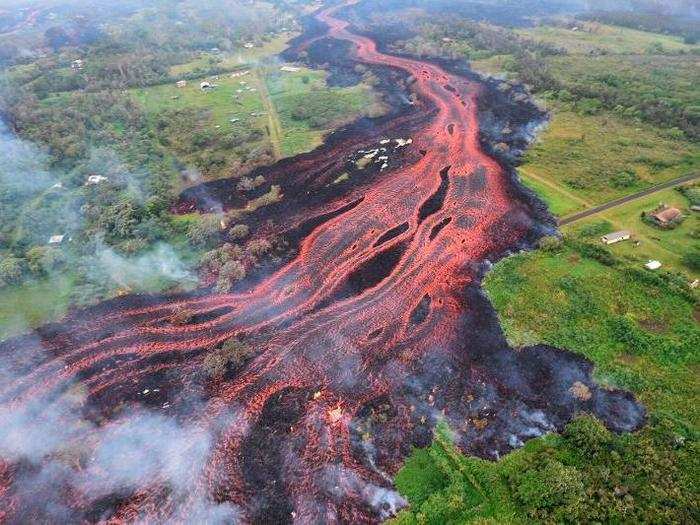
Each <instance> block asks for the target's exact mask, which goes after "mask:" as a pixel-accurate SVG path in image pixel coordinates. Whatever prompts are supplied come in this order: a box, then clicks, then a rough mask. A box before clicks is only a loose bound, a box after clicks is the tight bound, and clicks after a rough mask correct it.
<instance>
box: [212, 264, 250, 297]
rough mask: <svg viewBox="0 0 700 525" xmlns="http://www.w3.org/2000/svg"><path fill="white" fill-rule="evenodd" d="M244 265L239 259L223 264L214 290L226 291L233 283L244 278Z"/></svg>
mask: <svg viewBox="0 0 700 525" xmlns="http://www.w3.org/2000/svg"><path fill="white" fill-rule="evenodd" d="M245 275H246V271H245V266H243V263H242V262H241V261H237V260H232V261H228V262H227V263H226V264H224V265H223V267H222V268H221V271H220V272H219V279H218V280H217V281H216V290H217V291H219V292H222V293H223V292H227V291H228V290H229V289H230V288H231V286H233V284H234V283H237V282H238V281H241V280H243V279H245Z"/></svg>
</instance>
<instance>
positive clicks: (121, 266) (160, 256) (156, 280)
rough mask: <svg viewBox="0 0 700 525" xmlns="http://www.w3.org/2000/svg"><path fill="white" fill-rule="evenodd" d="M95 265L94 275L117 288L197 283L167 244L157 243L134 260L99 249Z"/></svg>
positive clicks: (102, 247) (103, 247)
mask: <svg viewBox="0 0 700 525" xmlns="http://www.w3.org/2000/svg"><path fill="white" fill-rule="evenodd" d="M94 261H95V263H96V267H95V269H94V271H95V272H96V273H98V274H99V275H102V276H104V278H106V279H108V280H109V281H110V282H111V283H112V284H113V285H116V286H118V287H120V288H126V289H148V288H150V287H158V285H160V284H163V283H172V284H175V283H177V284H181V285H188V284H189V285H194V284H196V283H197V277H196V276H195V275H194V274H193V273H192V272H190V271H189V269H188V268H187V265H186V264H185V263H184V262H183V261H182V259H181V258H180V257H178V255H177V254H176V253H175V250H173V248H172V246H170V245H169V244H166V243H158V244H157V245H156V246H155V247H154V248H153V249H151V250H149V251H148V252H146V253H143V254H141V255H139V256H137V257H124V256H122V255H119V254H118V253H116V252H115V251H114V250H113V249H111V248H109V247H107V246H100V247H98V249H97V251H96V254H95V257H94Z"/></svg>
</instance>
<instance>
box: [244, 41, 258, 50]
mask: <svg viewBox="0 0 700 525" xmlns="http://www.w3.org/2000/svg"><path fill="white" fill-rule="evenodd" d="M243 47H245V48H246V49H253V48H254V47H255V44H253V42H246V43H245V44H243Z"/></svg>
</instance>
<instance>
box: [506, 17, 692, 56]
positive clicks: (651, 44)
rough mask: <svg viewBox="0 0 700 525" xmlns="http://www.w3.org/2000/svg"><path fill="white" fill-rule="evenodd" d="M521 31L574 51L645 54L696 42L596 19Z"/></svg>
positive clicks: (686, 47)
mask: <svg viewBox="0 0 700 525" xmlns="http://www.w3.org/2000/svg"><path fill="white" fill-rule="evenodd" d="M517 33H518V34H519V35H521V36H523V37H527V38H530V39H532V40H537V41H539V42H544V43H547V44H551V45H554V46H557V47H560V48H563V49H566V51H567V52H568V53H571V54H590V53H592V52H596V51H604V52H606V53H612V54H643V53H647V52H652V53H658V52H659V50H660V49H661V50H663V51H665V52H679V51H685V52H688V51H690V50H691V49H693V46H691V45H688V44H684V43H683V39H682V38H680V37H676V36H673V35H661V34H656V33H648V32H646V31H637V30H635V29H628V28H626V27H617V26H609V25H605V24H599V23H596V22H581V23H580V24H577V31H572V30H571V29H568V28H565V27H556V26H536V27H532V28H526V29H519V30H518V31H517ZM659 46H661V47H660V48H659Z"/></svg>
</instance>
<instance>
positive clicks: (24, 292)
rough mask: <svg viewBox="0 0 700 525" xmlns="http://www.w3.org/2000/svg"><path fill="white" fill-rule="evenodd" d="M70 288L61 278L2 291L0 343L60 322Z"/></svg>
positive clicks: (69, 282) (68, 280)
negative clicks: (55, 321) (56, 321)
mask: <svg viewBox="0 0 700 525" xmlns="http://www.w3.org/2000/svg"><path fill="white" fill-rule="evenodd" d="M72 288H73V282H72V277H70V276H69V275H65V274H63V275H59V274H57V275H56V276H54V277H53V278H51V279H46V280H40V281H29V282H26V283H23V284H22V285H21V286H8V287H6V288H3V290H2V293H0V340H3V339H6V338H7V337H11V336H13V335H19V334H21V333H24V332H25V331H26V330H27V329H29V328H35V327H37V326H40V325H42V324H44V323H46V322H48V321H54V320H57V319H60V318H61V317H62V316H63V315H64V314H65V313H66V310H67V309H68V305H69V303H70V294H71V290H72Z"/></svg>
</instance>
